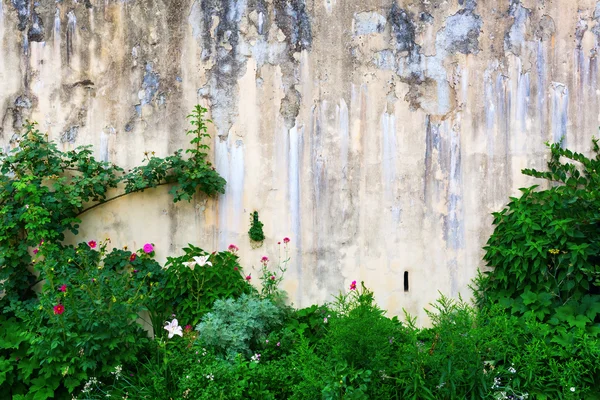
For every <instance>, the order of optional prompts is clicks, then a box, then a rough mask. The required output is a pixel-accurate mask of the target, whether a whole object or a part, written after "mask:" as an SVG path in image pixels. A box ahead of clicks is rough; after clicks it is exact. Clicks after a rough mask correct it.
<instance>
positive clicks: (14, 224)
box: [0, 123, 122, 307]
mask: <svg viewBox="0 0 600 400" xmlns="http://www.w3.org/2000/svg"><path fill="white" fill-rule="evenodd" d="M24 129H25V133H24V134H23V135H22V137H21V139H20V141H19V147H18V148H16V149H14V150H12V151H11V152H10V153H8V154H5V155H3V156H2V157H0V265H1V266H2V268H0V290H4V292H5V294H6V296H5V297H4V298H3V299H2V300H0V301H1V304H0V306H2V307H6V306H7V305H9V304H10V303H14V302H18V301H24V300H28V299H31V298H32V297H34V294H33V292H32V291H31V288H32V286H33V285H34V284H35V283H36V278H35V276H34V275H33V274H32V273H31V272H30V271H31V269H32V268H31V267H30V266H31V255H30V253H29V248H30V247H35V246H37V245H38V244H39V243H40V242H42V241H45V242H60V241H62V240H63V239H64V232H65V231H71V232H73V233H75V234H76V233H77V229H78V227H79V225H78V224H79V222H80V221H79V220H78V219H77V216H78V215H79V214H80V213H81V212H82V211H83V209H84V204H86V203H88V202H101V201H104V200H105V199H106V196H107V191H108V189H109V188H113V187H116V186H117V184H118V182H119V180H120V177H119V176H118V174H120V173H121V172H122V170H121V169H120V168H118V167H116V166H114V165H111V164H109V163H105V162H100V161H97V160H96V159H95V158H94V157H93V156H92V151H91V149H90V148H89V147H79V148H77V149H76V150H73V151H68V152H61V151H60V150H58V148H57V147H56V144H54V143H52V142H48V141H47V140H46V136H45V135H42V134H41V133H40V132H39V131H38V130H37V129H36V125H35V123H28V124H27V125H26V126H25V127H24ZM28 266H29V268H28Z"/></svg>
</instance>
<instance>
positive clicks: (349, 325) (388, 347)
mask: <svg viewBox="0 0 600 400" xmlns="http://www.w3.org/2000/svg"><path fill="white" fill-rule="evenodd" d="M361 286H362V287H361V289H360V290H351V291H350V292H349V293H348V294H347V295H343V294H341V295H340V296H338V297H337V301H336V303H335V304H334V305H333V307H332V310H333V311H334V317H333V318H329V319H328V323H329V333H328V335H327V337H326V340H325V345H326V346H327V354H328V355H329V356H330V357H333V358H335V359H336V360H338V361H343V362H344V364H347V365H348V366H350V367H353V368H357V369H366V370H372V371H378V370H380V369H385V365H387V364H388V363H389V362H390V360H391V359H392V358H393V354H392V349H393V346H394V341H398V340H402V336H403V335H404V333H403V329H402V327H401V324H400V323H399V321H398V320H397V318H394V319H389V318H386V317H385V315H384V314H385V312H384V311H383V310H381V309H380V308H379V307H377V305H376V304H375V302H374V298H373V292H371V291H370V290H368V289H367V288H366V287H365V286H364V283H363V282H361Z"/></svg>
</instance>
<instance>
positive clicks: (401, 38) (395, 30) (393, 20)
mask: <svg viewBox="0 0 600 400" xmlns="http://www.w3.org/2000/svg"><path fill="white" fill-rule="evenodd" d="M388 20H389V22H390V24H391V25H392V35H393V37H394V39H395V40H396V42H395V44H396V50H397V51H398V52H404V51H407V52H408V53H409V54H410V55H411V56H412V53H413V50H415V49H418V45H417V44H416V43H415V25H414V24H413V22H412V18H411V16H410V14H409V13H408V12H407V11H406V10H403V9H401V8H400V7H398V5H397V4H396V2H394V3H393V4H392V8H391V9H390V13H389V15H388Z"/></svg>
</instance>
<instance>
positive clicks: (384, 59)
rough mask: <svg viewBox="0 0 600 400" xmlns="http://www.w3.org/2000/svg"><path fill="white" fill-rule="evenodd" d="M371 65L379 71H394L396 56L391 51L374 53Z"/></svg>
mask: <svg viewBox="0 0 600 400" xmlns="http://www.w3.org/2000/svg"><path fill="white" fill-rule="evenodd" d="M373 64H375V66H376V67H377V68H379V69H384V70H393V71H395V70H396V55H395V54H394V52H393V51H392V50H381V51H378V52H377V53H375V56H374V57H373Z"/></svg>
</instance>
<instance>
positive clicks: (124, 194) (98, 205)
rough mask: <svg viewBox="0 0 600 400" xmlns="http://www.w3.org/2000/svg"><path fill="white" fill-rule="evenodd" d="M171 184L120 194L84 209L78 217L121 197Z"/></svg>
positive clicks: (166, 183)
mask: <svg viewBox="0 0 600 400" xmlns="http://www.w3.org/2000/svg"><path fill="white" fill-rule="evenodd" d="M170 183H173V182H161V183H158V184H157V185H156V186H151V187H146V188H143V189H136V190H133V191H131V192H125V193H121V194H119V195H117V196H115V197H111V198H110V199H108V200H103V201H101V202H99V203H96V204H94V205H93V206H89V207H88V208H84V209H83V210H81V212H79V213H78V214H77V215H76V216H77V217H79V216H80V215H82V214H84V213H86V212H88V211H90V210H93V209H94V208H96V207H100V206H102V205H104V204H106V203H108V202H111V201H113V200H117V199H119V198H121V197H123V196H127V195H128V194H132V193H137V192H142V191H144V190H148V189H153V188H156V187H159V186H163V185H168V184H170Z"/></svg>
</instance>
